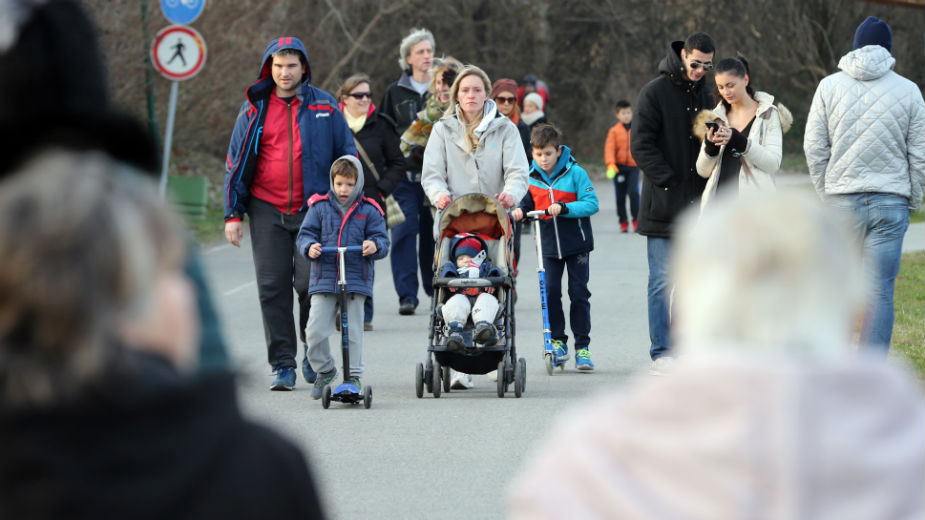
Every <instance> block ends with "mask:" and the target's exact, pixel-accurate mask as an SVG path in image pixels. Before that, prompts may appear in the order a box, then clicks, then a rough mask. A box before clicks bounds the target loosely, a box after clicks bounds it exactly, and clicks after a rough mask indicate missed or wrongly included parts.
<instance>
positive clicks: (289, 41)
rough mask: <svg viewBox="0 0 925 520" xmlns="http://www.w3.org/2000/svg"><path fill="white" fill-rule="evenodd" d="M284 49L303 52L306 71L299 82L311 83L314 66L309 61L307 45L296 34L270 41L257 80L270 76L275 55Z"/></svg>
mask: <svg viewBox="0 0 925 520" xmlns="http://www.w3.org/2000/svg"><path fill="white" fill-rule="evenodd" d="M283 49H295V50H297V51H299V52H300V53H301V54H302V59H304V60H305V69H306V70H305V73H304V74H302V81H300V82H299V83H311V82H312V66H311V63H310V62H309V61H308V52H307V51H306V50H305V45H303V44H302V40H300V39H298V38H296V37H295V36H282V37H280V38H277V39H275V40H273V41H271V42H270V44H269V45H267V50H266V51H264V53H263V61H261V62H260V72H259V74H257V80H258V81H260V80H263V79H266V78H269V77H270V76H271V74H270V66H271V65H272V64H273V55H274V54H276V53H277V52H279V51H281V50H283Z"/></svg>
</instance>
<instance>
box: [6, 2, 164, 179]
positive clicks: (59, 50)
mask: <svg viewBox="0 0 925 520" xmlns="http://www.w3.org/2000/svg"><path fill="white" fill-rule="evenodd" d="M6 5H7V7H9V8H10V9H11V10H15V11H16V12H17V14H18V15H20V16H19V20H18V21H19V23H18V24H17V23H16V20H14V19H13V17H12V14H11V13H0V16H4V17H7V20H6V22H7V23H8V25H7V27H5V28H4V29H5V30H7V31H8V32H11V33H12V40H11V41H9V42H8V43H9V46H6V45H4V46H3V47H2V48H0V139H2V141H0V142H3V148H4V153H3V154H0V175H5V174H7V173H9V172H10V171H12V170H13V169H15V168H16V167H17V166H18V165H19V164H20V163H22V162H23V161H25V160H27V159H28V158H29V157H31V156H32V155H33V154H34V153H36V152H37V151H39V150H41V149H43V148H46V147H49V146H60V147H64V148H69V149H74V150H100V151H103V152H105V153H107V154H109V155H110V156H112V157H113V158H115V159H117V160H119V161H122V162H125V163H128V164H131V165H132V166H135V167H137V168H139V169H141V170H144V171H148V172H152V173H153V172H155V171H156V170H157V169H158V168H157V167H158V162H159V161H158V156H157V155H158V154H157V150H156V148H155V146H154V142H153V139H151V137H150V135H149V134H148V133H147V131H146V130H145V129H144V127H143V126H142V125H141V124H140V123H139V122H138V121H136V120H134V119H132V118H129V117H127V116H124V115H121V114H118V113H116V112H115V111H114V110H113V109H112V108H111V107H110V105H109V95H108V89H107V85H106V68H105V62H104V60H103V56H102V53H101V52H100V49H99V46H98V44H97V36H96V30H95V28H94V26H93V23H92V21H91V20H90V18H89V17H88V16H87V14H86V13H85V12H84V10H83V8H81V7H80V5H79V4H78V3H77V2H75V1H73V0H55V1H52V2H41V3H39V2H33V1H29V0H12V1H11V2H7V3H6ZM8 15H9V16H8Z"/></svg>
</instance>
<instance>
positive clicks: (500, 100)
mask: <svg viewBox="0 0 925 520" xmlns="http://www.w3.org/2000/svg"><path fill="white" fill-rule="evenodd" d="M495 101H497V102H498V103H513V102H514V101H517V98H513V97H502V96H498V97H496V98H495Z"/></svg>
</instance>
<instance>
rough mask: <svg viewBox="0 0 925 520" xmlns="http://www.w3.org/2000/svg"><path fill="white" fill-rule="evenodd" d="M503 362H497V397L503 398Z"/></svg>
mask: <svg viewBox="0 0 925 520" xmlns="http://www.w3.org/2000/svg"><path fill="white" fill-rule="evenodd" d="M505 386H507V385H505V384H504V361H500V362H498V397H504V387H505Z"/></svg>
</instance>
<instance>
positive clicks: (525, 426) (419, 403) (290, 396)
mask: <svg viewBox="0 0 925 520" xmlns="http://www.w3.org/2000/svg"><path fill="white" fill-rule="evenodd" d="M797 184H801V183H800V182H797ZM597 188H598V197H599V198H600V201H601V210H600V212H599V213H598V214H597V215H595V216H594V217H593V219H592V226H593V230H594V237H595V250H594V252H593V253H592V254H591V292H592V297H591V312H592V331H591V338H592V341H591V351H592V353H593V359H594V362H595V364H596V366H597V368H596V370H595V371H594V372H593V373H579V372H577V371H576V370H575V369H574V361H573V360H570V361H569V362H568V368H567V370H566V371H565V372H558V371H557V372H556V373H555V374H554V375H553V376H548V375H547V374H546V371H545V368H544V365H543V360H542V333H541V327H540V322H541V318H540V306H539V290H538V285H537V279H536V271H535V268H536V259H535V254H532V253H533V251H534V242H533V239H532V235H528V234H525V235H524V237H523V242H522V252H523V255H522V258H523V260H522V266H521V271H520V276H519V278H518V280H517V289H518V293H519V299H518V301H517V305H516V313H517V344H518V349H519V355H520V356H522V357H524V358H525V359H526V361H527V385H526V392H525V393H524V396H523V397H522V398H520V399H515V398H514V396H513V392H509V393H508V394H507V396H506V397H505V398H503V399H499V398H498V397H497V395H496V390H495V388H496V387H495V384H494V383H492V382H491V381H489V380H488V379H487V377H486V376H476V387H475V388H474V389H471V390H465V391H453V392H451V393H450V394H443V395H442V396H441V397H440V398H439V399H434V398H433V397H432V396H430V395H429V394H425V397H424V398H423V399H418V398H417V397H415V393H414V367H415V364H416V363H418V362H422V361H424V360H425V354H426V346H427V326H428V321H427V316H426V312H427V310H426V309H425V307H427V305H426V304H425V303H423V302H426V301H427V300H426V299H425V298H424V296H423V292H422V293H421V298H422V305H421V306H420V307H418V311H417V313H416V314H415V315H413V316H399V314H398V310H397V307H398V301H397V298H396V296H395V292H394V289H393V286H392V279H391V272H390V268H389V263H388V259H386V260H383V261H380V262H378V263H377V279H376V285H375V294H376V313H375V318H374V320H373V322H374V325H375V330H374V331H373V332H367V333H366V336H365V347H364V350H365V355H366V375H365V377H364V379H363V382H364V384H367V385H371V386H372V388H373V392H374V398H373V405H372V408H371V409H369V410H365V409H363V408H362V406H346V405H342V404H340V403H332V405H331V409H329V410H324V409H322V407H321V402H320V401H313V400H311V399H310V398H309V388H310V385H308V384H307V383H305V382H304V380H302V379H301V376H300V379H299V382H298V384H297V386H296V389H295V391H293V392H270V391H268V389H267V388H268V386H269V383H270V381H271V380H272V376H271V374H270V368H269V366H268V365H267V363H266V348H265V343H264V335H263V326H262V321H261V318H260V312H259V308H258V303H257V292H256V286H255V283H254V268H253V262H252V259H251V250H250V243H249V242H248V241H247V237H246V236H245V242H244V243H243V244H242V247H241V249H236V248H233V247H231V246H228V245H221V244H216V245H214V246H212V247H207V248H205V250H204V260H205V264H206V269H207V274H208V277H209V280H210V282H211V285H212V292H213V295H214V297H215V299H216V302H217V304H218V307H219V312H220V314H221V317H222V320H223V329H224V333H225V339H226V342H227V343H228V346H229V348H230V350H231V354H232V357H233V361H234V364H235V366H236V367H237V368H238V369H239V370H240V372H241V373H242V374H243V375H244V377H242V378H241V384H240V397H241V401H242V406H243V407H244V409H245V412H246V413H248V414H249V415H250V416H252V417H254V418H256V419H258V420H260V421H262V422H265V423H268V424H270V425H272V426H273V427H275V428H276V429H277V430H279V431H281V432H282V433H283V434H285V435H287V436H288V437H290V438H291V439H292V440H293V441H295V442H296V443H297V444H298V445H299V446H301V447H302V448H303V450H304V451H305V453H306V454H307V457H308V459H309V464H310V466H311V470H312V472H313V474H314V475H315V477H316V481H317V484H318V487H319V491H320V493H321V495H322V500H323V501H324V503H325V505H326V509H327V511H328V513H329V515H330V517H332V518H389V519H391V518H446V519H455V518H459V519H465V520H474V519H486V518H502V517H503V516H504V512H505V500H504V497H505V490H506V487H507V485H508V484H509V482H510V480H511V479H512V477H513V476H514V475H515V474H516V472H517V471H518V470H519V469H520V468H521V467H522V464H523V461H524V459H525V457H527V456H529V450H530V448H531V447H532V445H533V444H534V443H535V441H537V440H538V439H539V438H541V437H542V436H543V435H544V432H546V431H547V430H548V426H549V424H550V422H551V421H552V420H553V419H554V417H555V416H556V415H557V414H558V413H559V412H560V411H562V410H563V409H564V408H566V407H567V406H569V405H572V404H575V403H579V402H581V401H582V400H583V399H585V398H586V397H587V396H589V395H591V394H598V393H600V392H603V391H607V390H612V389H615V388H619V387H620V386H623V385H626V384H627V383H628V382H629V381H631V380H632V378H634V377H648V376H646V375H645V370H646V369H647V367H648V362H649V358H648V345H649V341H648V328H647V318H646V277H647V273H648V269H647V266H646V252H645V251H646V249H645V238H644V237H641V236H638V235H635V234H632V233H630V234H621V233H619V232H618V227H617V220H616V215H615V211H614V197H613V189H612V185H611V184H610V183H609V182H607V183H598V185H597ZM923 229H925V228H923V226H922V225H921V224H920V225H917V226H915V227H914V229H912V230H910V233H909V235H907V237H906V242H907V244H909V245H911V246H912V247H913V248H917V249H921V248H922V247H925V239H923V238H922V237H923V236H925V231H923ZM915 244H919V245H918V246H916V245H915ZM566 300H567V297H566ZM566 304H567V302H566ZM566 315H567V314H566ZM337 340H338V337H332V345H333V346H335V356H336V359H338V365H340V361H339V355H338V354H337V351H336V345H337ZM339 370H340V368H339ZM578 442H581V440H580V439H561V449H563V450H569V449H570V447H571V446H573V445H574V443H578ZM550 490H551V491H554V490H555V482H550Z"/></svg>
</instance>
